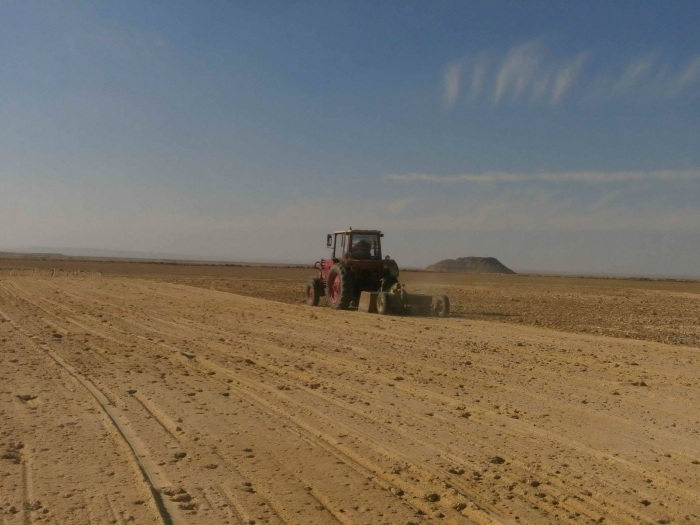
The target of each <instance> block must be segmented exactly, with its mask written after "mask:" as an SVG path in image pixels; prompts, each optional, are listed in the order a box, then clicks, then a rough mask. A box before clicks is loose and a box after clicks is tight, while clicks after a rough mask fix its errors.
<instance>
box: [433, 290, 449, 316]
mask: <svg viewBox="0 0 700 525" xmlns="http://www.w3.org/2000/svg"><path fill="white" fill-rule="evenodd" d="M432 310H433V314H434V315H437V316H438V317H448V316H449V315H450V298H449V297H447V296H446V295H436V296H435V297H433V305H432Z"/></svg>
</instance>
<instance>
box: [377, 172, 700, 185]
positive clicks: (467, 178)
mask: <svg viewBox="0 0 700 525" xmlns="http://www.w3.org/2000/svg"><path fill="white" fill-rule="evenodd" d="M386 178H387V179H389V180H393V181H398V182H434V183H455V182H476V183H482V184H490V183H497V182H552V183H556V182H588V183H612V182H628V181H640V180H662V181H671V180H700V171H698V170H659V171H563V172H549V173H534V174H524V173H506V172H498V171H492V172H485V173H462V174H458V175H435V174H430V173H400V174H398V173H394V174H390V175H387V176H386Z"/></svg>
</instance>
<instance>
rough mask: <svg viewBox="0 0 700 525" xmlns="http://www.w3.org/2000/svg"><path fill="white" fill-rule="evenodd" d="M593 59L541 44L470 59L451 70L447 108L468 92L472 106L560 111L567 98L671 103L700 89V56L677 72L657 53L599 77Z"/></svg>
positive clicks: (448, 72) (448, 70)
mask: <svg viewBox="0 0 700 525" xmlns="http://www.w3.org/2000/svg"><path fill="white" fill-rule="evenodd" d="M593 58H595V57H593V54H592V53H591V52H589V51H585V50H583V51H581V52H579V53H576V54H575V55H572V56H569V57H554V56H553V54H552V53H551V52H550V50H549V49H548V48H547V46H545V45H544V43H543V42H541V41H540V40H532V41H529V42H525V43H523V44H520V45H517V46H514V47H512V48H511V49H510V50H509V51H508V52H507V53H505V55H501V56H500V57H499V56H498V55H495V54H487V53H481V54H479V55H476V56H467V57H464V58H462V59H460V60H456V61H453V62H450V63H449V64H447V65H446V67H445V70H444V74H443V84H444V91H443V102H444V104H445V107H447V108H452V107H454V106H455V105H456V104H457V103H458V101H459V99H460V97H461V96H462V95H463V93H462V92H463V91H465V92H466V93H465V95H466V100H467V101H469V102H476V101H479V100H488V99H490V101H491V102H492V103H493V104H495V105H498V104H502V103H506V102H516V101H522V100H530V101H532V102H547V103H549V104H550V105H557V104H559V103H561V102H562V101H563V100H564V99H565V98H570V99H573V100H576V99H578V100H586V101H588V102H591V101H593V102H608V101H611V100H613V99H625V100H628V99H630V98H632V99H634V98H635V97H636V98H637V99H639V100H646V101H648V100H668V99H669V98H672V97H676V96H679V95H681V94H688V93H692V91H691V88H692V87H694V86H698V85H699V84H700V54H698V55H695V56H693V57H691V58H690V60H688V61H687V62H686V63H685V64H683V65H682V66H681V67H677V66H676V67H672V66H671V64H670V63H669V61H668V60H664V58H663V56H662V55H661V53H660V52H658V51H651V52H647V53H644V54H642V55H639V56H636V57H633V58H631V59H629V60H627V61H626V62H623V63H622V65H620V66H618V67H617V68H615V69H612V70H610V69H609V70H607V71H606V70H602V69H601V68H600V67H598V68H597V72H595V73H594V74H593V73H592V72H593V71H595V70H596V65H597V64H596V63H595V60H592V59H593ZM589 63H590V64H589ZM584 69H585V70H586V71H584ZM586 73H588V74H586Z"/></svg>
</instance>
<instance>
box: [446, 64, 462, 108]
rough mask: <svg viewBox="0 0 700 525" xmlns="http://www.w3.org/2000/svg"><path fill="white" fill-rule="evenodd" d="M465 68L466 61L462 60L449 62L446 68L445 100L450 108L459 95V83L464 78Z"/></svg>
mask: <svg viewBox="0 0 700 525" xmlns="http://www.w3.org/2000/svg"><path fill="white" fill-rule="evenodd" d="M463 68H464V61H462V60H460V61H457V62H453V63H451V64H449V65H448V66H447V68H446V69H445V77H444V84H445V91H444V94H443V102H444V103H445V106H446V107H448V108H451V107H452V106H454V105H455V103H456V102H457V98H458V97H459V85H460V83H461V80H462V69H463Z"/></svg>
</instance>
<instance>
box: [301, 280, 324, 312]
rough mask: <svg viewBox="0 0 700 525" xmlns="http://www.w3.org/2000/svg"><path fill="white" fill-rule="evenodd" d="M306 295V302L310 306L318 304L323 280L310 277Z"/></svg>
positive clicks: (305, 290)
mask: <svg viewBox="0 0 700 525" xmlns="http://www.w3.org/2000/svg"><path fill="white" fill-rule="evenodd" d="M304 297H305V298H306V304H308V305H309V306H318V300H319V299H320V298H321V281H319V280H318V279H310V280H309V282H308V283H306V288H305V289H304Z"/></svg>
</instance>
